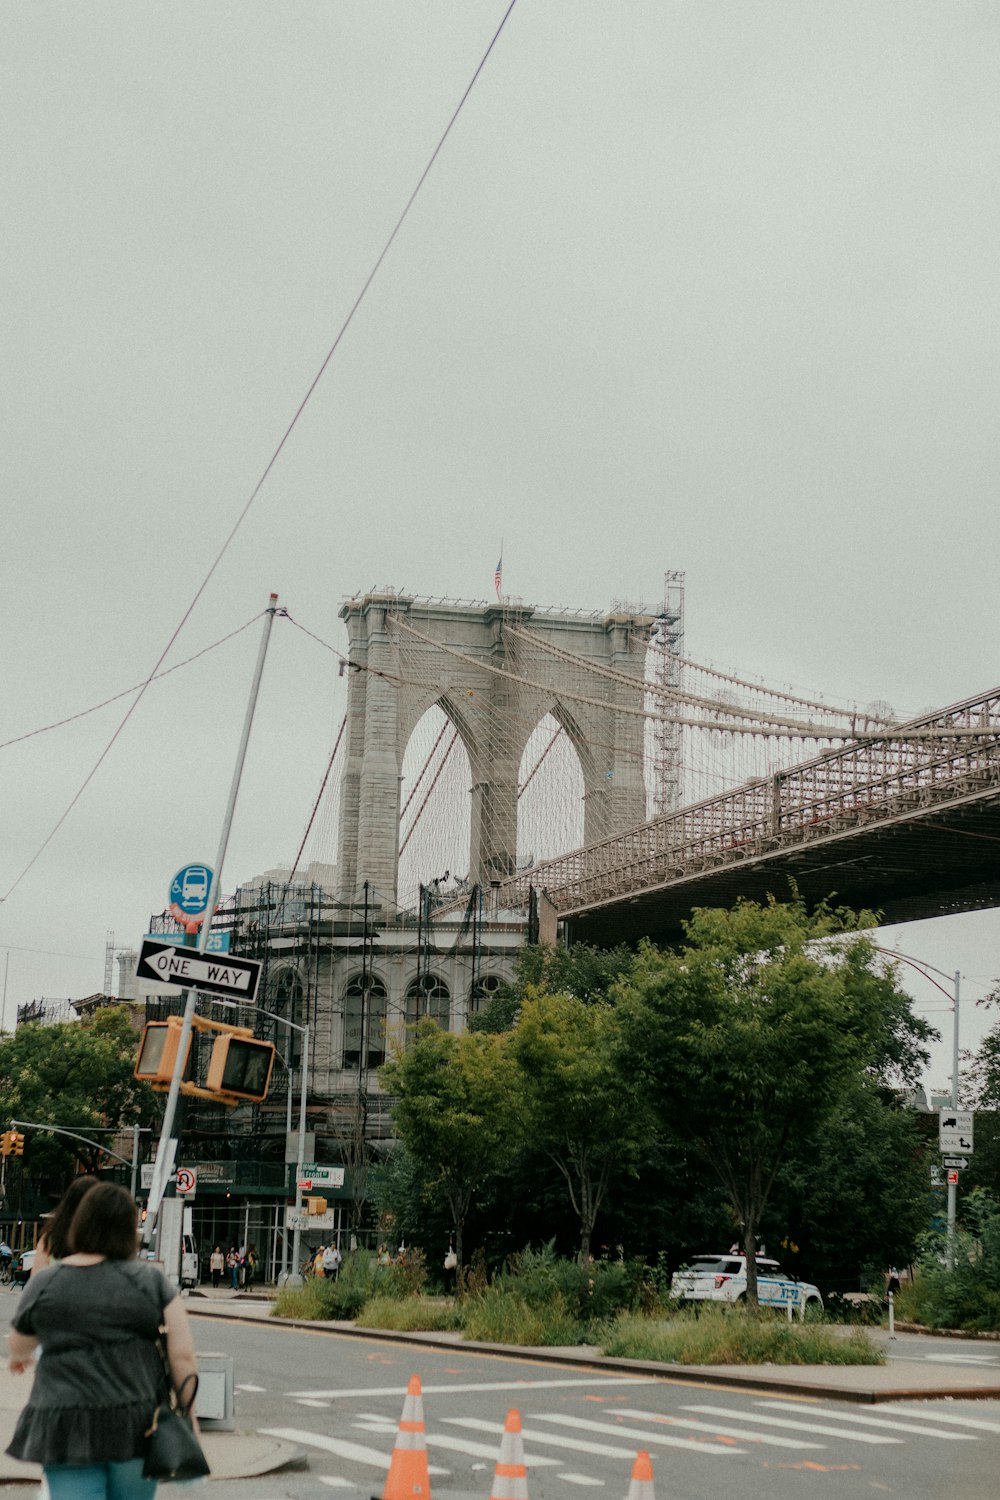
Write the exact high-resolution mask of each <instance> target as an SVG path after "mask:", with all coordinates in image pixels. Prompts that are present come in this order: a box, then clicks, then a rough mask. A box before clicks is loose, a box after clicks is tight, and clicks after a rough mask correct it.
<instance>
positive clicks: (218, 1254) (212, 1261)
mask: <svg viewBox="0 0 1000 1500" xmlns="http://www.w3.org/2000/svg"><path fill="white" fill-rule="evenodd" d="M208 1269H209V1270H210V1271H211V1273H212V1285H213V1286H214V1287H218V1286H220V1285H221V1283H222V1273H223V1271H224V1270H225V1269H226V1257H225V1256H224V1255H223V1253H222V1246H221V1245H216V1247H215V1249H214V1250H213V1251H212V1253H211V1255H210V1256H209V1257H208Z"/></svg>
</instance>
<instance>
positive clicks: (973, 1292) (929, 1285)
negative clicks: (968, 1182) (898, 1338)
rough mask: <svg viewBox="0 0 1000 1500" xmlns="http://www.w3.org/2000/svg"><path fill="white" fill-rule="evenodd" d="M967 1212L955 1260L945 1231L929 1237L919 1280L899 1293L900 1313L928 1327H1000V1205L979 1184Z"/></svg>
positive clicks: (956, 1237)
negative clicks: (950, 1260)
mask: <svg viewBox="0 0 1000 1500" xmlns="http://www.w3.org/2000/svg"><path fill="white" fill-rule="evenodd" d="M964 1214H965V1222H966V1225H967V1228H966V1229H965V1230H963V1231H960V1232H959V1233H957V1234H956V1236H955V1244H954V1246H953V1247H952V1250H953V1255H952V1258H953V1260H954V1265H949V1263H948V1262H949V1246H948V1241H947V1237H946V1236H945V1235H943V1234H939V1233H937V1234H933V1235H929V1236H928V1237H927V1239H926V1240H925V1241H924V1243H923V1246H922V1253H921V1255H920V1259H919V1262H918V1266H917V1274H916V1276H915V1278H914V1281H913V1284H912V1286H910V1287H908V1288H905V1289H904V1290H903V1291H902V1292H901V1293H900V1296H899V1297H898V1298H897V1311H898V1313H899V1315H900V1317H904V1318H907V1319H912V1320H913V1321H914V1322H917V1323H924V1324H926V1326H927V1327H928V1328H959V1329H966V1330H968V1331H970V1332H979V1331H985V1330H991V1329H1000V1204H997V1203H996V1202H995V1201H994V1199H992V1198H991V1197H990V1196H989V1194H988V1193H986V1192H985V1191H984V1190H983V1189H982V1188H977V1189H975V1190H974V1191H973V1192H971V1193H970V1194H969V1196H968V1198H967V1199H966V1201H965V1204H964Z"/></svg>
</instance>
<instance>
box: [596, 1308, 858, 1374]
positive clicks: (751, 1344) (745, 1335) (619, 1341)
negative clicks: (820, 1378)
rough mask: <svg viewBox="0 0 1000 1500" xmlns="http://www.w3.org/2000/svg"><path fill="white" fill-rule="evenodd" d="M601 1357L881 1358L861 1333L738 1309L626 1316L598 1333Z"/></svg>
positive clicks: (704, 1361) (853, 1361) (711, 1360)
mask: <svg viewBox="0 0 1000 1500" xmlns="http://www.w3.org/2000/svg"><path fill="white" fill-rule="evenodd" d="M599 1343H600V1345H601V1349H602V1352H603V1353H604V1354H606V1355H609V1356H613V1357H617V1358H620V1359H645V1360H657V1361H660V1362H662V1363H664V1364H680V1365H762V1364H772V1365H881V1364H884V1363H885V1358H886V1356H885V1352H884V1350H882V1349H879V1348H877V1347H876V1346H875V1345H874V1344H873V1343H872V1341H871V1339H870V1338H869V1337H868V1335H867V1333H865V1332H864V1330H863V1329H860V1328H857V1329H852V1330H851V1332H850V1333H848V1334H847V1335H846V1336H844V1335H841V1334H839V1333H836V1332H834V1331H833V1330H832V1329H829V1328H825V1327H824V1326H823V1325H822V1324H817V1323H806V1324H801V1323H800V1324H789V1323H786V1322H783V1321H781V1320H779V1319H777V1318H771V1317H766V1316H765V1317H753V1316H752V1315H751V1314H749V1313H747V1312H745V1311H744V1310H743V1309H742V1308H736V1307H733V1308H725V1309H723V1308H705V1309H704V1310H703V1311H702V1312H701V1313H700V1315H698V1316H694V1315H691V1314H686V1313H679V1314H678V1315H677V1316H675V1317H673V1318H668V1319H654V1318H644V1317H641V1316H637V1315H636V1314H633V1313H626V1314H624V1315H623V1316H621V1317H619V1318H616V1319H615V1320H614V1322H613V1323H610V1324H608V1325H607V1326H606V1328H605V1329H604V1330H603V1332H602V1335H601V1337H600V1338H599Z"/></svg>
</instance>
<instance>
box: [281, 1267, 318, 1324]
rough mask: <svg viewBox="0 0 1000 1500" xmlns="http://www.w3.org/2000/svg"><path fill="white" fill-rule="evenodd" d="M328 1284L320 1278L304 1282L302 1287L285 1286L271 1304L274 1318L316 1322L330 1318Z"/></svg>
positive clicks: (310, 1278)
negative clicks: (327, 1296) (327, 1300)
mask: <svg viewBox="0 0 1000 1500" xmlns="http://www.w3.org/2000/svg"><path fill="white" fill-rule="evenodd" d="M326 1288H327V1283H326V1282H325V1281H324V1280H322V1279H320V1278H319V1277H317V1278H315V1279H313V1278H312V1277H309V1278H308V1280H306V1281H303V1283H302V1284H301V1286H283V1287H282V1288H281V1290H280V1291H279V1292H278V1295H277V1296H276V1297H275V1299H274V1301H273V1302H272V1303H271V1317H272V1318H302V1319H308V1320H309V1321H315V1320H316V1319H320V1318H329V1317H330V1316H331V1314H330V1313H329V1312H328V1311H327V1302H326V1296H325V1292H326Z"/></svg>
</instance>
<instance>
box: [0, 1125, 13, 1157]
mask: <svg viewBox="0 0 1000 1500" xmlns="http://www.w3.org/2000/svg"><path fill="white" fill-rule="evenodd" d="M15 1136H16V1132H15V1131H13V1130H5V1131H4V1133H3V1135H0V1156H9V1155H10V1153H11V1152H12V1151H13V1149H14V1139H15Z"/></svg>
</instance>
